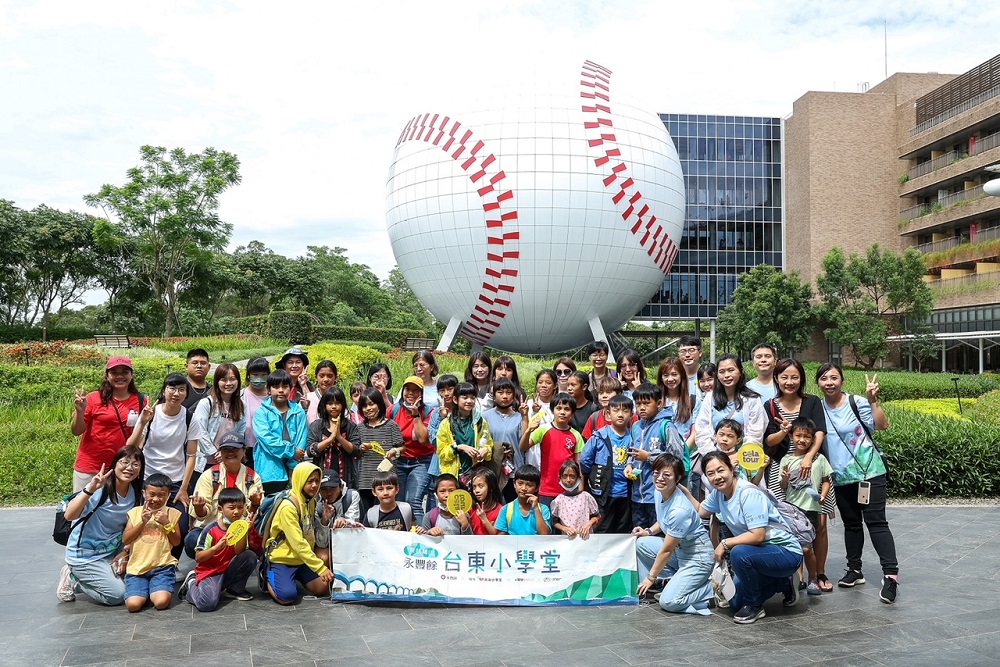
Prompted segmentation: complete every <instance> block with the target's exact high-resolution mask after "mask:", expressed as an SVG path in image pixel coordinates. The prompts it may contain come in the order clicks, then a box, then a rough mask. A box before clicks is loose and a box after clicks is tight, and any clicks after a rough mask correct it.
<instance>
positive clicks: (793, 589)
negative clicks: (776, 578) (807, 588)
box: [781, 570, 801, 607]
mask: <svg viewBox="0 0 1000 667" xmlns="http://www.w3.org/2000/svg"><path fill="white" fill-rule="evenodd" d="M800 583H801V582H800V581H799V571H798V570H796V571H795V572H793V573H792V576H791V577H789V578H788V584H789V588H788V590H787V591H786V592H785V599H784V600H782V601H781V604H783V605H785V606H786V607H794V606H795V603H796V602H798V601H799V584H800Z"/></svg>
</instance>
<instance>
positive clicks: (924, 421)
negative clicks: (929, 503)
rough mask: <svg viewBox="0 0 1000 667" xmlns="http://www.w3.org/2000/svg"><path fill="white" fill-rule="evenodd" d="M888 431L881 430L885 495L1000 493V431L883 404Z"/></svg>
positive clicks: (994, 423) (876, 438)
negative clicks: (886, 478) (999, 456)
mask: <svg viewBox="0 0 1000 667" xmlns="http://www.w3.org/2000/svg"><path fill="white" fill-rule="evenodd" d="M885 411H886V415H887V416H888V417H889V429H888V430H887V431H879V432H878V434H876V436H875V440H876V442H878V444H879V445H880V446H881V447H882V449H883V451H884V453H885V458H886V463H887V467H888V469H889V494H890V495H891V496H894V497H898V496H912V495H924V496H959V497H973V496H996V495H1000V468H998V467H997V466H996V465H995V461H996V452H997V451H1000V427H998V426H997V425H996V422H991V423H976V422H971V421H968V420H965V419H954V418H952V417H944V416H938V415H929V414H922V413H920V412H915V411H913V410H907V409H904V408H899V407H896V406H893V405H886V406H885Z"/></svg>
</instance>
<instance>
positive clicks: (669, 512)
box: [632, 387, 714, 616]
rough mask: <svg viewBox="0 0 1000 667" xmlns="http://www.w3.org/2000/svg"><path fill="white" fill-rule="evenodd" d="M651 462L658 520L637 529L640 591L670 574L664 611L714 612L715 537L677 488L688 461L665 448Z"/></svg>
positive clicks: (663, 601) (661, 605) (664, 594)
mask: <svg viewBox="0 0 1000 667" xmlns="http://www.w3.org/2000/svg"><path fill="white" fill-rule="evenodd" d="M684 389H685V391H686V390H687V387H685V388H684ZM650 467H651V469H652V477H653V485H654V486H655V487H656V494H655V498H656V523H654V524H653V525H652V526H646V527H643V526H638V527H636V528H635V529H634V530H633V531H632V534H633V535H635V536H637V537H638V538H639V539H637V540H636V542H635V552H636V559H637V561H638V565H639V574H640V576H642V577H643V578H642V579H641V580H640V582H639V590H638V593H639V595H645V593H646V591H648V590H649V589H650V587H652V586H653V585H654V584H655V583H656V582H657V581H659V580H660V579H669V581H668V582H667V584H666V586H665V587H664V589H663V592H662V593H660V607H661V608H662V609H663V610H664V611H672V612H679V613H687V614H700V615H701V616H708V615H709V614H710V612H709V611H708V601H709V600H710V599H712V597H713V596H714V592H713V590H712V584H711V583H710V582H709V580H708V578H709V575H710V574H711V572H712V562H713V549H712V540H711V539H709V537H708V531H707V530H705V525H704V524H703V523H702V522H701V518H700V517H699V516H698V512H697V510H695V508H694V505H692V504H691V501H690V500H688V498H687V496H685V495H684V492H683V491H680V490H678V488H677V486H678V485H679V484H680V483H681V482H682V481H683V479H684V462H683V461H681V460H680V459H679V458H677V457H676V456H673V455H672V454H661V455H660V456H657V457H656V458H655V459H653V462H652V464H651V466H650ZM661 535H662V538H661V537H660V536H661Z"/></svg>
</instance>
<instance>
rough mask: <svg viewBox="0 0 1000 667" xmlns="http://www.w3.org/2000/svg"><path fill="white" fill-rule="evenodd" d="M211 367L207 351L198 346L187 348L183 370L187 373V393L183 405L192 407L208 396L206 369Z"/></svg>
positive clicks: (208, 387)
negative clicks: (191, 348)
mask: <svg viewBox="0 0 1000 667" xmlns="http://www.w3.org/2000/svg"><path fill="white" fill-rule="evenodd" d="M211 368H212V362H211V361H210V360H209V358H208V352H207V351H205V350H203V349H202V348H200V347H196V348H194V349H193V350H188V353H187V359H186V361H185V362H184V372H185V373H187V382H188V393H187V396H186V397H185V398H184V407H185V408H191V409H192V410H193V409H194V406H196V405H197V404H198V401H200V400H201V399H203V398H205V397H206V396H208V391H209V389H210V388H211V387H210V386H209V384H208V371H209V370H211Z"/></svg>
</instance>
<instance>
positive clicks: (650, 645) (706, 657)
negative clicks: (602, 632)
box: [606, 632, 732, 665]
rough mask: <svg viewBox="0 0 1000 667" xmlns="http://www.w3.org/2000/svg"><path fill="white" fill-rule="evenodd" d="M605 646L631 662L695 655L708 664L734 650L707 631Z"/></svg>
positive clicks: (682, 657) (641, 662) (654, 661)
mask: <svg viewBox="0 0 1000 667" xmlns="http://www.w3.org/2000/svg"><path fill="white" fill-rule="evenodd" d="M606 648H607V649H608V650H610V651H611V652H612V653H614V654H615V655H617V656H618V657H620V658H621V659H622V660H624V661H625V662H627V663H628V664H630V665H647V664H650V663H656V662H662V661H665V660H672V659H680V660H683V659H685V658H695V657H696V658H698V659H699V660H702V661H704V663H705V664H708V663H711V662H714V661H715V657H716V656H728V655H729V654H731V653H732V649H731V648H729V647H727V646H723V645H722V644H719V643H718V642H716V641H715V640H713V639H712V637H711V635H710V634H709V633H708V632H700V633H688V634H686V635H683V636H680V637H676V636H673V635H664V636H663V637H662V638H660V639H647V640H644V641H638V642H626V643H622V644H609V645H608V646H607V647H606Z"/></svg>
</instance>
